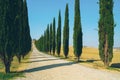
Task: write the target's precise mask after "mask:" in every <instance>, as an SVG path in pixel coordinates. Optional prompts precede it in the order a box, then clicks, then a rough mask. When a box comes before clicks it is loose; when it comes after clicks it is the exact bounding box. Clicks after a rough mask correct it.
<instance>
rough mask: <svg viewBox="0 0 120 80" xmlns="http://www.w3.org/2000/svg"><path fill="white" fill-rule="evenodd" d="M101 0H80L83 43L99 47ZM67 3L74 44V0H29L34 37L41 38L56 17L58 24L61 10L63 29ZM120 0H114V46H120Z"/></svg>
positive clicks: (71, 36) (29, 12) (29, 13)
mask: <svg viewBox="0 0 120 80" xmlns="http://www.w3.org/2000/svg"><path fill="white" fill-rule="evenodd" d="M97 2H99V0H80V13H81V24H82V32H83V45H84V46H89V47H98V44H99V43H98V31H97V30H98V21H99V4H98V3H97ZM66 3H68V5H69V27H70V35H69V36H70V39H69V44H70V45H73V27H74V4H75V3H74V0H34V1H33V0H27V6H28V15H29V25H30V31H31V37H32V39H39V38H40V36H41V35H43V34H44V31H45V30H46V28H47V25H48V24H50V23H52V22H53V18H54V17H55V19H56V29H57V26H58V13H59V10H60V11H61V17H62V30H63V26H64V15H65V6H66ZM119 3H120V0H114V10H113V13H114V22H115V24H116V27H115V35H114V47H120V4H119Z"/></svg>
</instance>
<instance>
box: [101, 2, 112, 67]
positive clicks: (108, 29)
mask: <svg viewBox="0 0 120 80" xmlns="http://www.w3.org/2000/svg"><path fill="white" fill-rule="evenodd" d="M99 4H100V5H99V6H100V11H99V14H100V20H99V55H100V58H101V60H102V61H103V62H104V65H105V67H108V66H109V64H110V62H111V61H112V58H113V45H114V17H113V0H100V2H99Z"/></svg>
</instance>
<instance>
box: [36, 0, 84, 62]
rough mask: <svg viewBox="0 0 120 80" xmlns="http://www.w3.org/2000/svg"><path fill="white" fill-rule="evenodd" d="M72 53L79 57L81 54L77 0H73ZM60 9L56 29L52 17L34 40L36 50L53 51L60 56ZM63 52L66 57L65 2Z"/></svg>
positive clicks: (67, 15)
mask: <svg viewBox="0 0 120 80" xmlns="http://www.w3.org/2000/svg"><path fill="white" fill-rule="evenodd" d="M74 20H75V21H74V38H73V39H74V43H73V44H74V53H75V56H76V57H77V58H78V61H79V58H80V55H81V54H82V44H83V43H82V28H81V20H80V9H79V0H75V19H74ZM61 32H62V31H61V11H59V14H58V28H57V31H56V21H55V18H53V22H52V23H51V24H50V27H49V24H48V26H47V29H46V30H45V32H44V35H42V36H41V37H40V38H39V40H37V41H36V42H35V44H36V47H37V48H38V50H40V51H43V52H50V54H52V53H53V55H55V52H56V53H57V55H58V56H60V52H61V42H62V41H61ZM63 53H64V56H65V58H67V57H68V53H69V6H68V4H66V8H65V19H64V27H63Z"/></svg>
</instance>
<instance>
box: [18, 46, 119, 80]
mask: <svg viewBox="0 0 120 80" xmlns="http://www.w3.org/2000/svg"><path fill="white" fill-rule="evenodd" d="M25 63H26V64H28V66H27V69H26V70H24V72H25V78H17V79H16V80H120V73H119V72H108V71H102V70H97V69H93V68H89V67H85V66H82V65H80V64H77V63H75V62H69V61H65V60H61V59H59V58H56V57H53V56H50V55H47V54H44V53H42V52H39V51H38V50H37V49H36V48H35V46H34V45H33V52H32V55H31V57H30V61H28V62H25Z"/></svg>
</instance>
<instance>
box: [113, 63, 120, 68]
mask: <svg viewBox="0 0 120 80" xmlns="http://www.w3.org/2000/svg"><path fill="white" fill-rule="evenodd" d="M111 67H113V68H120V63H113V64H112V65H111Z"/></svg>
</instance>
